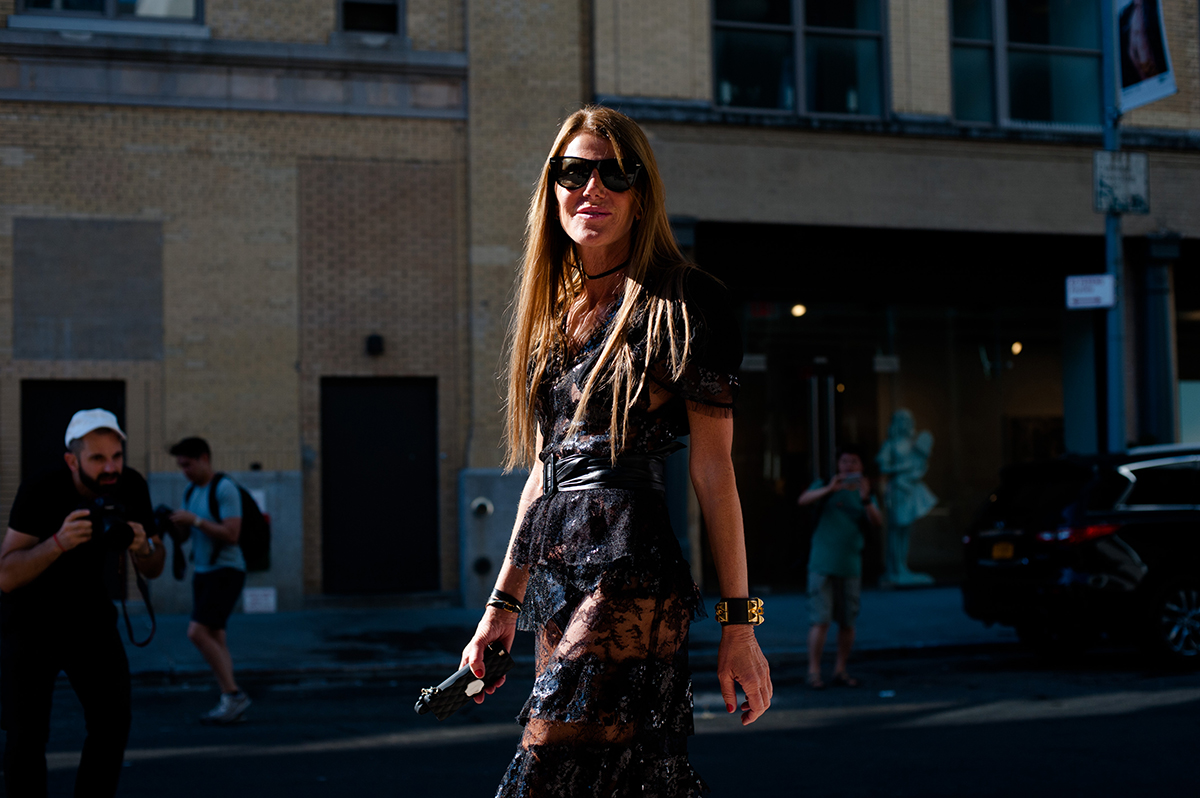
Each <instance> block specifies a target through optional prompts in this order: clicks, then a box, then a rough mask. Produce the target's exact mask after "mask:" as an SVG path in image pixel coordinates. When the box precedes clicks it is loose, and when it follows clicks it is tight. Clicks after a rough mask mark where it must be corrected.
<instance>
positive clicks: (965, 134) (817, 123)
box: [596, 94, 1200, 152]
mask: <svg viewBox="0 0 1200 798" xmlns="http://www.w3.org/2000/svg"><path fill="white" fill-rule="evenodd" d="M596 102H597V103H600V104H602V105H607V106H609V107H611V108H615V109H617V110H619V111H621V112H622V113H626V114H628V115H629V116H631V117H633V118H634V119H636V120H638V121H639V122H675V123H680V124H707V125H730V126H741V127H771V128H785V129H792V130H811V131H823V132H829V133H859V134H866V135H888V136H913V137H920V138H939V139H958V140H962V141H1006V142H1028V143H1033V144H1066V145H1072V146H1089V147H1100V146H1102V143H1103V135H1102V132H1101V130H1100V126H1099V125H1097V126H1095V128H1092V127H1089V126H1084V125H1053V124H1044V125H1043V124H1037V123H1014V124H1012V125H1006V126H1003V127H999V126H981V125H960V124H956V123H955V122H953V121H952V120H950V119H947V118H945V117H924V116H905V115H900V114H894V115H892V116H891V117H889V118H885V119H848V118H845V117H837V118H833V117H824V116H801V115H798V114H793V113H785V112H780V111H775V112H761V113H759V112H754V111H746V110H729V109H723V108H720V107H717V106H715V105H713V104H712V103H709V102H700V101H695V100H672V99H655V98H647V97H622V96H617V95H609V94H599V95H597V96H596ZM1121 144H1122V146H1123V147H1124V148H1125V149H1149V150H1177V151H1185V152H1197V151H1200V131H1194V130H1164V129H1154V128H1122V129H1121Z"/></svg>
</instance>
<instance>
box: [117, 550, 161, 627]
mask: <svg viewBox="0 0 1200 798" xmlns="http://www.w3.org/2000/svg"><path fill="white" fill-rule="evenodd" d="M125 556H126V557H127V558H128V560H129V565H130V567H131V568H133V576H134V579H136V580H137V588H138V592H139V593H141V594H142V603H144V604H145V605H146V612H148V613H149V614H150V634H149V635H147V637H146V639H145V640H143V641H142V642H140V643H139V642H138V641H137V640H136V639H134V636H133V624H132V623H131V622H130V620H129V608H128V607H126V606H125V599H124V598H122V599H121V614H122V615H124V616H125V631H126V632H128V633H129V642H130V643H133V644H134V645H135V646H137V647H138V648H145V647H146V646H148V645H150V641H151V640H153V639H154V633H155V632H157V631H158V622H157V621H155V620H154V605H153V604H151V603H150V585H148V584H146V579H145V578H144V577H143V576H142V572H141V571H139V570H138V568H137V564H136V563H134V561H133V554H132V553H130V552H126V554H125Z"/></svg>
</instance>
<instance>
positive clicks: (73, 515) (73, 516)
mask: <svg viewBox="0 0 1200 798" xmlns="http://www.w3.org/2000/svg"><path fill="white" fill-rule="evenodd" d="M91 513H92V511H91V510H87V509H82V510H72V511H71V512H70V514H69V515H67V518H66V520H65V521H63V526H66V525H67V524H69V523H71V522H72V521H78V520H79V519H80V518H86V517H87V516H89V515H91Z"/></svg>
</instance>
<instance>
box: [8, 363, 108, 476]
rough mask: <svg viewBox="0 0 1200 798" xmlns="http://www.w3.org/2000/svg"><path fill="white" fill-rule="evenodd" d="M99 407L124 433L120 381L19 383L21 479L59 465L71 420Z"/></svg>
mask: <svg viewBox="0 0 1200 798" xmlns="http://www.w3.org/2000/svg"><path fill="white" fill-rule="evenodd" d="M93 407H102V408H104V409H105V410H108V411H111V412H112V413H113V414H115V415H116V417H117V423H119V424H120V425H121V429H125V382H124V381H123V380H21V479H22V480H26V479H29V478H30V477H32V476H36V475H37V474H40V473H41V472H43V471H46V470H48V469H50V468H53V467H54V466H57V465H59V464H61V463H62V461H63V457H62V456H63V452H65V451H66V450H67V447H66V445H65V443H64V441H63V435H65V434H66V432H67V424H69V423H70V421H71V416H73V415H75V413H77V412H78V411H80V410H89V409H91V408H93Z"/></svg>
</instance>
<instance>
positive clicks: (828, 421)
mask: <svg viewBox="0 0 1200 798" xmlns="http://www.w3.org/2000/svg"><path fill="white" fill-rule="evenodd" d="M834 382H835V380H834V379H833V375H832V374H830V375H829V376H828V377H826V378H825V405H826V407H825V412H827V413H828V414H829V415H828V416H826V418H825V429H826V430H827V433H828V435H829V452H828V454H827V457H828V459H827V460H826V462H827V463H829V478H830V479H833V475H834V474H836V473H837V418H836V417H835V416H834V412H833V399H834V396H835V395H836V392H835V388H834Z"/></svg>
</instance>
